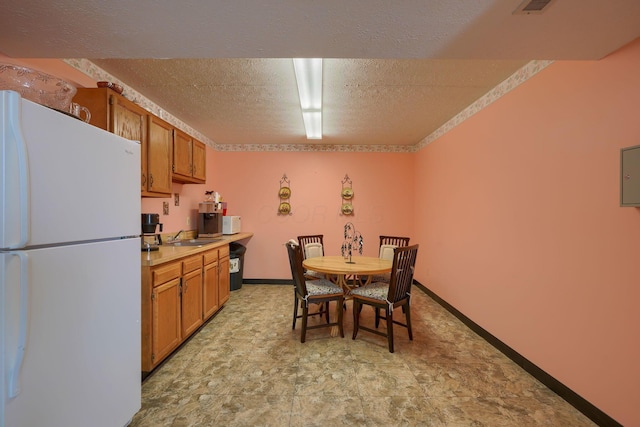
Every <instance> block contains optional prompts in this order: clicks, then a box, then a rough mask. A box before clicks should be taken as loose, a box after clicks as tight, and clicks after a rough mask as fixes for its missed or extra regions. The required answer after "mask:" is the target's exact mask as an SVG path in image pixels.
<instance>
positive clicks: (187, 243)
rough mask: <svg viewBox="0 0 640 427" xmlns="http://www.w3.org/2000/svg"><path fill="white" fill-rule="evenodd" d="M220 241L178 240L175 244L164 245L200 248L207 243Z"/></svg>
mask: <svg viewBox="0 0 640 427" xmlns="http://www.w3.org/2000/svg"><path fill="white" fill-rule="evenodd" d="M221 240H222V239H191V240H178V241H177V242H171V243H165V245H167V246H202V245H208V244H209V243H216V242H219V241H221Z"/></svg>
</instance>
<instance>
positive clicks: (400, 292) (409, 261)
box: [351, 245, 419, 353]
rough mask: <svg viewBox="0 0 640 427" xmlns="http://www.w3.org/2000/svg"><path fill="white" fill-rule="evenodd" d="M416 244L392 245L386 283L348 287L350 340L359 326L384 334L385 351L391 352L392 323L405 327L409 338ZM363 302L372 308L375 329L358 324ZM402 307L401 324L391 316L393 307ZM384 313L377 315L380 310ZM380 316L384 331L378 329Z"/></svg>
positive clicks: (356, 332)
mask: <svg viewBox="0 0 640 427" xmlns="http://www.w3.org/2000/svg"><path fill="white" fill-rule="evenodd" d="M418 246H419V245H413V246H405V247H398V248H395V249H394V251H393V265H392V267H391V279H390V280H389V283H385V282H375V283H371V284H369V285H366V286H361V287H359V288H355V289H352V290H351V296H352V297H353V337H352V338H353V339H354V340H355V339H356V335H357V334H358V330H359V329H364V330H365V331H368V332H372V333H374V334H377V335H381V336H386V337H387V341H388V343H389V352H390V353H393V325H394V324H396V325H400V326H403V327H405V328H407V330H408V332H409V339H410V340H413V332H412V330H411V307H410V302H411V285H412V284H413V272H414V269H415V265H416V257H417V255H418ZM363 305H370V306H372V307H373V308H374V310H375V329H374V328H370V327H366V326H362V325H360V312H361V311H362V306H363ZM396 307H402V311H403V312H404V315H405V320H406V322H405V323H401V322H399V321H397V320H394V318H393V310H394V309H395V308H396ZM383 310H384V312H385V315H384V316H381V314H380V312H381V311H383ZM380 319H385V320H386V321H387V330H386V331H385V332H383V331H380V330H378V326H379V324H380Z"/></svg>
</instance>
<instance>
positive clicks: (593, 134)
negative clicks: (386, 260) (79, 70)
mask: <svg viewBox="0 0 640 427" xmlns="http://www.w3.org/2000/svg"><path fill="white" fill-rule="evenodd" d="M639 103H640V40H637V41H635V42H634V43H632V44H630V45H629V46H627V47H625V48H623V49H622V50H620V51H618V52H616V53H614V54H612V55H610V56H609V57H607V58H605V59H603V60H601V61H589V62H556V63H554V64H552V65H550V66H549V67H547V68H546V69H545V70H543V71H542V72H540V73H539V74H538V75H536V76H534V77H533V78H532V79H530V80H529V81H528V82H526V83H525V84H523V85H522V86H520V87H518V88H517V89H515V90H514V91H512V92H511V93H509V94H507V95H506V96H504V97H503V98H501V99H500V100H498V101H496V102H495V103H493V104H492V105H490V106H489V107H487V108H485V109H484V110H483V111H481V112H479V113H477V114H476V115H474V116H473V117H471V118H470V119H469V120H467V121H466V122H464V123H462V124H461V125H459V126H458V127H456V128H455V129H454V130H452V131H450V132H449V133H447V134H445V135H444V136H443V137H441V138H439V139H438V140H436V141H435V142H433V143H432V144H430V145H428V146H426V147H425V148H424V149H422V150H421V151H420V152H419V153H418V154H417V156H416V176H415V178H416V184H415V185H416V190H417V191H416V195H417V196H419V197H416V204H415V208H416V211H415V218H416V221H415V228H414V235H415V236H416V240H419V241H420V242H421V244H422V246H421V254H420V258H421V259H420V261H419V262H418V266H417V274H416V278H417V279H418V280H419V281H420V282H421V283H423V284H425V285H426V286H427V287H428V288H430V289H432V290H433V291H434V292H435V293H436V294H438V295H439V296H441V297H442V298H443V299H444V300H446V301H447V302H449V303H450V304H451V305H453V306H454V307H456V308H457V309H458V310H460V311H461V312H462V313H464V314H465V315H466V316H468V317H469V318H471V319H472V320H473V321H475V322H476V323H478V324H479V325H480V326H482V327H483V328H485V329H486V330H488V331H489V332H490V333H492V334H493V335H495V336H496V337H497V338H499V339H500V340H502V341H503V342H505V343H506V344H507V345H509V346H511V347H512V348H513V349H515V350H516V351H517V352H519V353H520V354H522V355H523V356H524V357H526V358H527V359H529V360H530V361H532V362H533V363H535V364H536V365H538V366H539V367H541V368H542V369H543V370H544V371H546V372H547V373H549V374H550V375H552V376H554V377H555V378H556V379H558V380H559V381H561V382H562V383H563V384H565V385H566V386H568V387H569V388H571V389H572V390H573V391H575V392H577V393H578V394H580V395H581V396H582V397H584V398H585V399H587V400H588V401H590V402H591V403H592V404H594V405H595V406H597V407H598V408H600V409H601V410H603V411H604V412H605V413H607V414H608V415H609V416H611V417H613V418H614V419H616V420H617V421H618V422H620V423H622V424H624V425H629V426H631V425H640V411H638V402H640V392H639V388H638V384H640V365H639V364H638V361H639V360H640V310H639V309H638V303H639V301H640V286H639V285H640V261H639V259H640V258H639V255H640V209H637V208H622V207H619V186H620V184H619V173H620V172H619V167H620V149H621V148H622V147H627V146H632V145H638V144H640V109H639V108H638V105H640V104H639Z"/></svg>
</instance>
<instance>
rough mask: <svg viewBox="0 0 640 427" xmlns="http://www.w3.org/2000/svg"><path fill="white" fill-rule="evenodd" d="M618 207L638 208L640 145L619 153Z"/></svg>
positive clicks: (624, 149)
mask: <svg viewBox="0 0 640 427" xmlns="http://www.w3.org/2000/svg"><path fill="white" fill-rule="evenodd" d="M620 206H635V207H640V145H636V146H634V147H627V148H623V149H622V150H621V151H620Z"/></svg>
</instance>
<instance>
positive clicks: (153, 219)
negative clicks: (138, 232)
mask: <svg viewBox="0 0 640 427" xmlns="http://www.w3.org/2000/svg"><path fill="white" fill-rule="evenodd" d="M158 226H160V232H162V224H161V223H160V214H157V213H143V214H142V250H143V251H157V250H158V249H159V248H158V245H161V244H162V237H161V236H160V234H159V233H156V229H157V228H158Z"/></svg>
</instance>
